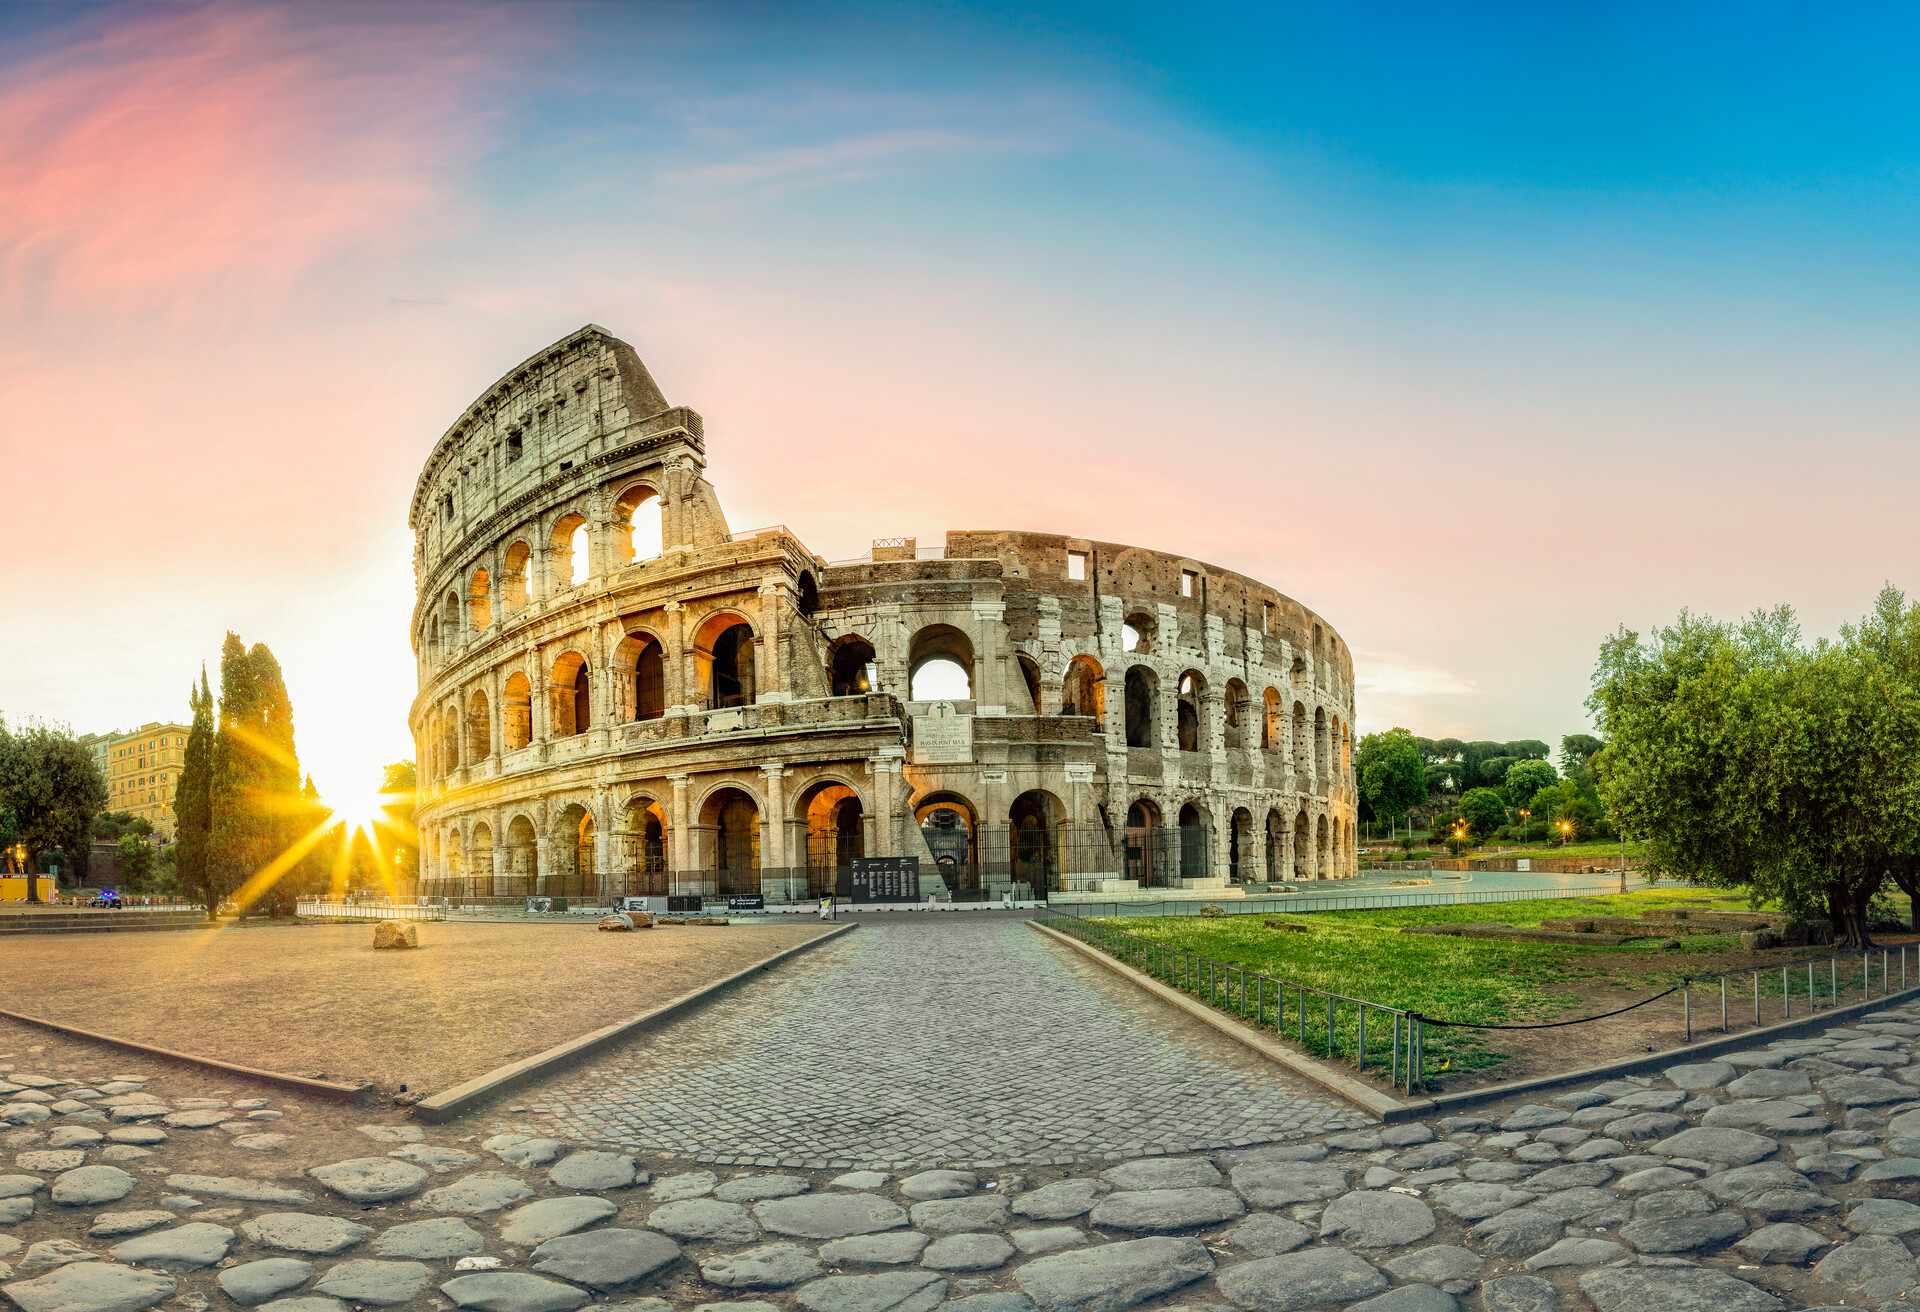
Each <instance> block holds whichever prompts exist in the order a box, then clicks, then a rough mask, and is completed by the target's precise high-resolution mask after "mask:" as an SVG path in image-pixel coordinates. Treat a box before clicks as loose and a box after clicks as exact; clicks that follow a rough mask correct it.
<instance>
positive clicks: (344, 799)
mask: <svg viewBox="0 0 1920 1312" xmlns="http://www.w3.org/2000/svg"><path fill="white" fill-rule="evenodd" d="M390 800H391V799H390V798H388V797H386V796H385V795H384V794H383V793H381V791H380V790H379V788H377V787H367V788H358V789H356V788H345V789H339V788H335V789H329V790H328V791H327V794H326V796H324V797H322V798H321V799H320V801H321V803H322V804H323V805H324V806H325V807H326V808H327V811H328V813H329V815H330V816H331V817H332V821H333V823H334V824H336V825H339V826H340V827H341V828H343V829H345V830H347V831H348V832H349V833H351V832H352V831H354V830H356V829H362V830H365V831H366V832H368V833H372V832H373V830H374V826H375V825H376V824H378V823H379V821H380V818H381V815H382V814H383V812H384V810H385V807H386V806H387V804H388V802H389V801H390Z"/></svg>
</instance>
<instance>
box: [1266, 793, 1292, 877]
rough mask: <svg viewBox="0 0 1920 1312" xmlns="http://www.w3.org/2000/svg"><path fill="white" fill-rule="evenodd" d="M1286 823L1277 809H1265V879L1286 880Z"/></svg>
mask: <svg viewBox="0 0 1920 1312" xmlns="http://www.w3.org/2000/svg"><path fill="white" fill-rule="evenodd" d="M1286 855H1287V822H1286V820H1285V819H1284V818H1283V817H1282V816H1281V814H1280V810H1279V808H1278V807H1269V808H1267V851H1266V857H1267V878H1268V879H1269V880H1279V879H1284V878H1286V875H1287V870H1286Z"/></svg>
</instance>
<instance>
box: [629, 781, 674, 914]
mask: <svg viewBox="0 0 1920 1312" xmlns="http://www.w3.org/2000/svg"><path fill="white" fill-rule="evenodd" d="M618 834H619V843H620V854H619V864H620V868H621V870H622V873H623V877H624V879H625V881H626V888H627V893H628V894H629V895H630V896H633V897H662V896H664V895H665V894H666V892H667V872H668V867H669V865H670V864H671V861H672V856H671V853H672V851H673V848H672V846H671V842H672V837H673V835H672V833H671V831H670V830H669V829H668V821H667V812H666V808H664V807H663V806H661V805H660V802H659V799H657V798H655V797H652V796H650V795H648V794H646V793H635V794H634V795H633V796H631V797H629V798H628V799H627V801H626V805H625V806H623V807H622V808H621V810H620V828H619V830H618Z"/></svg>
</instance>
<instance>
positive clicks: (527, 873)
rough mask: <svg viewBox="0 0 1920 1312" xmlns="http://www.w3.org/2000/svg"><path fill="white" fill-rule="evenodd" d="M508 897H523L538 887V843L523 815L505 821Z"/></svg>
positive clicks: (531, 823) (528, 821) (529, 823)
mask: <svg viewBox="0 0 1920 1312" xmlns="http://www.w3.org/2000/svg"><path fill="white" fill-rule="evenodd" d="M506 847H507V853H506V855H507V862H506V864H507V884H508V893H507V896H508V897H525V896H527V895H528V894H530V893H532V892H533V890H534V889H536V888H538V887H539V886H540V843H539V839H538V837H537V834H536V831H535V830H534V827H533V821H532V820H530V819H528V818H527V816H526V814H525V813H521V814H519V815H516V816H514V817H513V818H512V819H511V820H509V821H507V844H506Z"/></svg>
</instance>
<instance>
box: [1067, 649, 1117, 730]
mask: <svg viewBox="0 0 1920 1312" xmlns="http://www.w3.org/2000/svg"><path fill="white" fill-rule="evenodd" d="M1060 713H1061V714H1062V715H1091V716H1092V717H1093V731H1094V732H1095V733H1104V732H1105V731H1106V725H1107V675H1106V671H1105V670H1103V669H1101V668H1100V662H1099V661H1097V660H1095V659H1094V658H1093V657H1091V656H1075V657H1074V658H1073V660H1072V662H1071V663H1070V664H1069V665H1068V666H1067V677H1066V681H1065V683H1064V684H1062V685H1061V692H1060Z"/></svg>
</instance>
